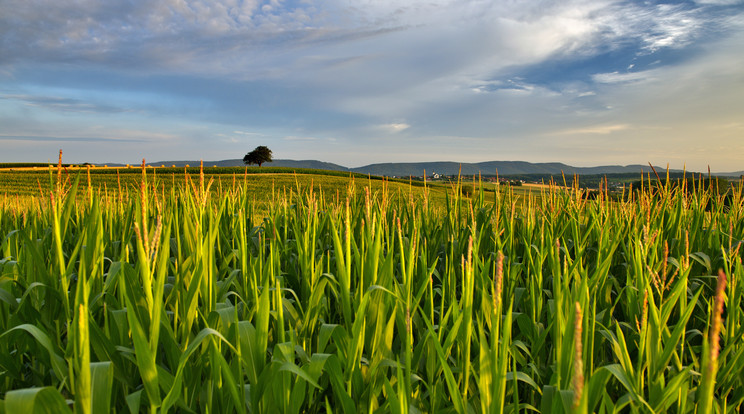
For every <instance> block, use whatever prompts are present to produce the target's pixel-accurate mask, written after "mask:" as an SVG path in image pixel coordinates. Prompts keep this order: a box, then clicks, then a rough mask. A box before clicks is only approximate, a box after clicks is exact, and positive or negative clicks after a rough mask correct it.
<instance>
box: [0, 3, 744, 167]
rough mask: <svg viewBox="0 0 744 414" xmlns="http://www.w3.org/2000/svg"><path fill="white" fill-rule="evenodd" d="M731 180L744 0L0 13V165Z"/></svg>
mask: <svg viewBox="0 0 744 414" xmlns="http://www.w3.org/2000/svg"><path fill="white" fill-rule="evenodd" d="M259 145H265V146H268V147H269V148H271V149H272V151H273V154H274V157H275V158H280V159H296V160H305V159H317V160H321V161H327V162H333V163H337V164H341V165H344V166H347V167H357V166H362V165H366V164H370V163H381V162H418V161H456V162H480V161H493V160H519V161H529V162H563V163H566V164H569V165H573V166H597V165H628V164H644V165H645V164H647V163H648V162H651V163H653V164H655V165H661V166H666V165H669V166H670V167H671V168H683V167H686V168H687V169H688V170H693V171H707V168H708V167H710V168H711V170H712V171H714V172H723V171H739V170H744V0H697V1H677V2H657V1H623V0H618V1H615V0H548V1H538V0H534V1H523V0H500V1H481V0H472V1H470V0H452V1H445V0H422V1H419V0H411V1H403V0H398V1H393V0H325V1H311V0H291V1H283V0H269V1H263V0H245V1H241V0H218V1H207V0H194V1H184V0H161V1H156V2H152V1H142V0H126V1H121V0H74V1H73V0H70V1H59V0H33V1H31V0H0V162H48V161H52V162H55V161H56V159H57V154H58V151H59V149H62V150H63V151H64V160H65V161H67V162H76V163H77V162H94V163H105V162H110V163H132V164H138V163H139V162H140V161H141V159H142V158H146V159H147V160H148V161H153V162H155V161H165V160H198V159H203V160H205V161H208V160H222V159H234V158H242V157H243V155H245V154H246V153H247V152H249V151H251V150H252V149H253V148H255V147H256V146H259Z"/></svg>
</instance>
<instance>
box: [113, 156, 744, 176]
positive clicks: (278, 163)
mask: <svg viewBox="0 0 744 414" xmlns="http://www.w3.org/2000/svg"><path fill="white" fill-rule="evenodd" d="M161 164H162V165H167V166H171V165H176V166H178V167H183V166H185V165H187V164H188V165H190V166H192V167H193V166H197V165H199V161H158V162H154V163H150V165H161ZM109 165H111V164H109ZM204 165H208V166H212V165H216V166H218V167H239V166H241V167H242V166H244V165H245V164H243V160H242V159H233V160H222V161H205V162H204ZM264 166H271V167H287V168H297V169H300V168H311V169H321V170H331V171H348V172H354V173H360V174H370V175H382V176H388V177H393V176H395V177H408V176H421V175H423V174H424V171H426V174H427V175H432V174H434V173H437V174H440V175H457V174H458V172H460V173H462V174H463V175H477V174H479V173H480V174H481V175H496V173H497V172H498V174H499V175H504V176H506V175H530V174H540V175H553V174H561V172H562V173H563V174H565V175H567V176H570V175H574V174H578V175H597V174H600V175H601V174H633V173H640V172H641V171H643V172H646V173H650V172H651V167H649V166H648V165H640V164H634V165H624V166H623V165H603V166H598V167H573V166H570V165H567V164H563V163H559V162H550V163H531V162H526V161H487V162H479V163H458V162H452V161H436V162H413V163H401V162H398V163H382V164H369V165H365V166H363V167H357V168H349V167H344V166H342V165H338V164H333V163H329V162H323V161H317V160H299V161H298V160H281V159H277V160H274V161H272V162H271V163H266V164H264ZM654 168H656V171H657V172H658V173H659V175H663V174H664V173H665V172H666V167H658V166H655V167H654ZM461 169H462V170H461ZM670 172H682V170H670ZM742 174H744V171H738V172H731V173H714V174H713V175H718V176H727V177H739V176H741V175H742Z"/></svg>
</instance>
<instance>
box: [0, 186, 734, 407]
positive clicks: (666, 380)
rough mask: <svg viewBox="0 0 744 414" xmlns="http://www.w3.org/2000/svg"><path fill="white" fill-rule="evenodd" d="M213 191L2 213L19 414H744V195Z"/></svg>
mask: <svg viewBox="0 0 744 414" xmlns="http://www.w3.org/2000/svg"><path fill="white" fill-rule="evenodd" d="M148 180H149V181H148ZM150 181H152V182H150ZM205 181H206V180H205V179H204V178H203V176H201V177H199V178H194V179H187V180H186V181H185V183H184V184H182V185H176V186H173V187H171V188H169V190H168V191H166V190H165V189H164V187H162V186H159V185H158V183H157V180H152V179H151V178H150V177H147V176H146V175H145V174H143V175H142V177H141V183H140V184H139V187H138V188H137V189H136V190H135V191H132V192H131V193H129V194H128V195H127V196H126V197H123V196H120V193H119V194H118V195H117V194H114V195H111V194H109V195H104V194H101V192H100V191H95V190H93V189H92V188H91V187H87V189H83V187H82V186H79V184H78V181H77V180H75V181H72V182H70V183H69V184H68V185H65V184H63V183H61V182H59V181H58V182H57V183H56V185H55V184H53V185H52V188H51V189H49V191H48V197H47V198H46V199H45V200H42V201H41V202H38V201H37V202H31V203H25V204H24V203H20V202H18V201H17V200H16V199H15V198H11V197H5V198H2V199H0V243H1V244H0V258H2V259H1V260H0V332H1V333H0V414H4V413H8V414H10V413H22V412H24V413H26V412H27V413H30V412H58V413H62V412H71V411H74V412H76V413H104V412H132V413H136V412H150V413H155V412H184V413H189V412H205V413H221V412H238V413H301V412H302V413H331V412H339V413H356V412H365V413H418V412H421V413H441V412H445V413H446V412H456V413H466V412H468V413H470V412H472V413H516V412H530V411H535V412H544V413H561V412H565V413H569V412H577V413H585V412H599V413H615V412H622V413H650V412H679V413H686V412H696V413H714V412H719V413H728V412H738V411H739V410H740V408H741V407H742V403H743V402H744V341H742V337H743V335H744V325H743V324H742V319H743V317H744V313H743V311H744V307H742V296H743V292H742V289H743V288H744V284H740V283H739V281H741V279H742V277H744V268H742V255H743V254H744V249H742V248H741V246H742V244H744V241H742V238H744V220H743V215H744V198H743V197H742V193H741V187H739V188H738V189H732V191H731V192H730V193H729V194H728V201H727V202H726V203H724V196H723V195H719V194H715V193H711V192H707V191H705V190H703V189H694V191H684V189H683V188H670V187H668V186H663V185H660V184H653V183H649V184H648V185H647V186H645V187H644V188H643V189H639V190H638V191H635V192H633V193H629V194H626V196H625V197H624V199H625V200H626V201H623V202H613V201H610V200H609V199H608V198H607V197H605V196H602V195H600V197H598V198H597V199H596V200H586V199H585V198H584V197H583V196H582V191H581V190H579V189H578V187H575V188H572V189H558V188H553V189H550V190H546V191H544V192H543V193H542V194H539V196H536V197H527V198H526V199H523V198H522V197H520V196H516V195H515V194H514V193H512V192H510V191H509V190H508V189H506V190H505V191H503V190H502V191H497V192H495V193H490V194H488V195H486V193H484V192H483V191H482V190H481V191H480V192H478V191H477V190H476V194H474V195H473V198H468V199H462V198H461V196H460V191H458V190H457V189H456V190H455V191H453V192H452V193H451V194H450V195H449V196H448V197H447V198H446V200H445V201H444V202H441V201H437V202H434V201H433V200H431V199H430V198H429V196H428V192H427V191H428V190H426V189H422V190H418V189H417V190H416V191H415V192H411V193H408V194H401V193H394V192H391V191H389V190H388V189H387V188H386V187H385V186H382V187H381V188H379V189H377V190H374V191H373V190H371V189H369V188H367V189H365V190H364V191H360V190H358V189H357V188H356V187H355V186H349V189H348V190H347V191H346V192H345V194H341V196H340V197H337V198H335V199H328V198H326V197H324V196H323V194H322V193H320V194H318V193H317V191H315V190H314V189H313V188H312V187H311V186H310V185H303V184H298V185H297V186H296V187H292V188H289V189H285V190H283V191H277V194H276V195H275V196H274V197H273V198H272V201H271V202H270V203H269V204H268V206H267V207H266V211H267V213H266V214H263V213H262V214H260V215H259V214H256V205H255V201H254V200H255V197H254V194H252V193H251V189H250V188H248V187H246V186H241V185H237V186H235V187H227V188H225V189H222V190H220V191H217V192H214V191H210V190H211V189H210V186H211V185H210V183H207V182H205ZM685 185H687V186H690V187H694V186H695V181H694V180H691V181H689V182H687V183H685Z"/></svg>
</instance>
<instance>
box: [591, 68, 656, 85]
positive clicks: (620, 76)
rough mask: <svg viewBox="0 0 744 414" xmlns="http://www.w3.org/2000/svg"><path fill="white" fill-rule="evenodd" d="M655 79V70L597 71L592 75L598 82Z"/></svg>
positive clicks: (629, 81) (632, 81) (630, 81)
mask: <svg viewBox="0 0 744 414" xmlns="http://www.w3.org/2000/svg"><path fill="white" fill-rule="evenodd" d="M654 79H655V72H654V71H653V70H647V71H641V72H626V73H620V72H610V73H597V74H594V75H592V80H593V81H594V82H598V83H637V82H643V81H653V80H654Z"/></svg>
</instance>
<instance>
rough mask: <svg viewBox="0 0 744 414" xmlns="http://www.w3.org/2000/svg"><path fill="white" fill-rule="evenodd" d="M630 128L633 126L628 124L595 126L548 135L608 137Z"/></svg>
mask: <svg viewBox="0 0 744 414" xmlns="http://www.w3.org/2000/svg"><path fill="white" fill-rule="evenodd" d="M630 128H631V126H630V125H627V124H616V125H595V126H590V127H584V128H576V129H567V130H563V131H556V132H553V133H550V134H548V135H583V134H600V135H607V134H612V133H613V132H619V131H625V130H627V129H630Z"/></svg>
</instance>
